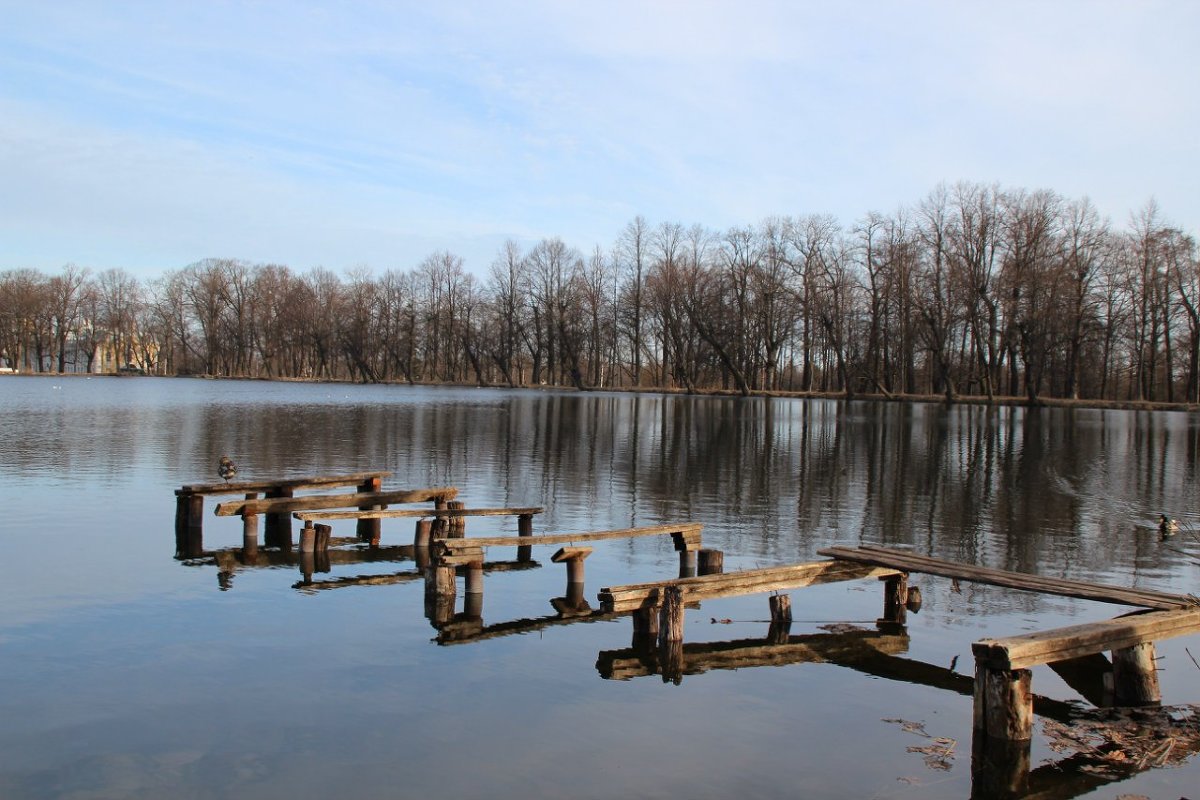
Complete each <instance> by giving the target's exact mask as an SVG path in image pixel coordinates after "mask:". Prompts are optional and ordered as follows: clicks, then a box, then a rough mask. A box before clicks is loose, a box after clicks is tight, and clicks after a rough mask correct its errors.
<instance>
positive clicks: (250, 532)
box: [242, 514, 258, 558]
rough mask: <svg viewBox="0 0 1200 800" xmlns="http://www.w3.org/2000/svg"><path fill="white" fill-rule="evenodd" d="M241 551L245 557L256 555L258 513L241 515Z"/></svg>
mask: <svg viewBox="0 0 1200 800" xmlns="http://www.w3.org/2000/svg"><path fill="white" fill-rule="evenodd" d="M242 553H243V554H244V555H245V556H246V557H247V558H256V557H257V556H258V515H257V514H247V515H246V516H244V517H242Z"/></svg>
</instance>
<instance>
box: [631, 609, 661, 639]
mask: <svg viewBox="0 0 1200 800" xmlns="http://www.w3.org/2000/svg"><path fill="white" fill-rule="evenodd" d="M658 620H659V606H658V605H647V606H643V607H642V608H639V609H637V610H636V611H634V612H633V643H632V646H633V647H634V648H635V649H639V650H645V649H649V648H651V647H653V646H655V645H656V644H657V643H658Z"/></svg>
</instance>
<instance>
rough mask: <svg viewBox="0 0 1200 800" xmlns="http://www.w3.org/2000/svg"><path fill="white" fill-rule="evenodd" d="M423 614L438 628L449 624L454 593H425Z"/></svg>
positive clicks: (452, 618)
mask: <svg viewBox="0 0 1200 800" xmlns="http://www.w3.org/2000/svg"><path fill="white" fill-rule="evenodd" d="M431 569H432V568H431ZM477 596H478V597H480V598H482V597H483V595H477ZM425 616H426V617H428V618H429V624H430V625H432V626H433V627H434V628H437V629H438V630H441V629H442V628H444V627H446V626H447V625H449V624H450V623H451V622H453V621H454V595H440V594H435V595H426V597H425Z"/></svg>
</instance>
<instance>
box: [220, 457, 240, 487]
mask: <svg viewBox="0 0 1200 800" xmlns="http://www.w3.org/2000/svg"><path fill="white" fill-rule="evenodd" d="M217 474H218V475H220V476H221V477H222V478H224V479H225V482H226V483H229V480H230V479H231V478H234V477H236V476H237V464H234V463H233V460H232V459H230V458H229V456H221V464H220V465H219V466H218V467H217Z"/></svg>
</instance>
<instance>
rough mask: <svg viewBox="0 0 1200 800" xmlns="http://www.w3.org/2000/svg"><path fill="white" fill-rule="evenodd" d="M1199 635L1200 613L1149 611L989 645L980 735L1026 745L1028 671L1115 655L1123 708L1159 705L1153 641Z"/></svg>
mask: <svg viewBox="0 0 1200 800" xmlns="http://www.w3.org/2000/svg"><path fill="white" fill-rule="evenodd" d="M1194 633H1200V607H1190V608H1178V609H1175V610H1172V611H1147V612H1140V613H1134V614H1128V615H1126V616H1123V617H1117V618H1115V619H1111V620H1104V621H1102V622H1090V623H1085V624H1083V625H1071V626H1068V627H1065V628H1057V629H1055V630H1050V631H1039V632H1037V633H1028V634H1024V635H1021V636H1011V637H1008V638H1005V639H984V640H982V641H979V642H976V643H975V644H973V645H972V646H971V649H972V651H973V652H974V654H975V722H974V725H975V729H976V731H982V732H983V733H984V735H985V736H986V737H987V738H988V739H994V740H1000V741H1024V740H1026V739H1028V738H1030V736H1031V735H1032V733H1031V729H1032V713H1033V711H1032V708H1033V706H1032V699H1031V696H1032V692H1031V689H1030V687H1029V686H1028V682H1029V679H1030V678H1029V676H1030V675H1031V673H1030V671H1029V669H1028V668H1029V667H1032V666H1035V665H1038V664H1048V663H1052V662H1058V661H1070V660H1074V659H1079V658H1083V657H1086V656H1092V655H1095V654H1097V653H1101V652H1103V651H1105V650H1111V651H1112V654H1113V682H1114V694H1115V696H1116V701H1117V703H1118V704H1122V705H1153V704H1157V703H1158V702H1159V701H1160V694H1159V687H1158V676H1157V674H1156V673H1155V671H1154V644H1153V643H1154V641H1156V640H1159V639H1169V638H1172V637H1175V636H1185V635H1188V634H1194Z"/></svg>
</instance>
